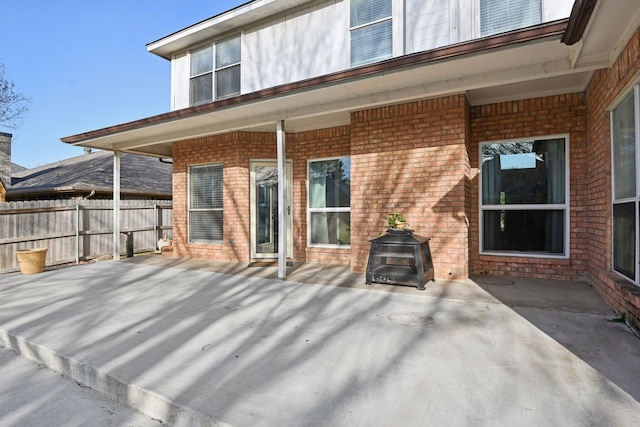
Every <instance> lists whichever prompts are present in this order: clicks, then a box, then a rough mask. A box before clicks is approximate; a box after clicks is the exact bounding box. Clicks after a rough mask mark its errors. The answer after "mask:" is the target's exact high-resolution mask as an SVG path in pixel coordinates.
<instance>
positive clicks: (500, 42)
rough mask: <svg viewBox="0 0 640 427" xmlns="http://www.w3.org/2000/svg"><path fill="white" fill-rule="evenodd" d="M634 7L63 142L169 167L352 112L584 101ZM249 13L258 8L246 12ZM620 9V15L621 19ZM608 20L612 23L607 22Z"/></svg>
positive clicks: (599, 8) (599, 9) (626, 1)
mask: <svg viewBox="0 0 640 427" xmlns="http://www.w3.org/2000/svg"><path fill="white" fill-rule="evenodd" d="M264 1H267V0H264ZM291 1H294V0H291ZM636 1H637V0H618V1H617V2H615V3H616V4H615V5H612V4H611V3H612V2H600V3H598V4H597V5H596V6H595V7H594V9H595V10H592V11H591V12H593V13H589V14H588V17H587V14H586V12H585V10H582V12H581V11H580V10H577V9H578V8H577V7H574V11H573V12H572V17H571V19H570V20H562V21H556V22H552V23H548V24H543V25H539V26H536V27H531V28H528V29H524V30H519V31H514V32H510V33H506V34H501V35H497V36H492V37H487V38H483V39H477V40H472V41H468V42H464V43H460V44H456V45H451V46H446V47H442V48H439V49H434V50H431V51H426V52H420V53H416V54H412V55H406V56H402V57H398V58H394V59H390V60H387V61H384V62H380V63H376V64H372V65H368V66H362V67H358V68H353V69H349V70H346V71H342V72H337V73H333V74H328V75H324V76H320V77H317V78H312V79H308V80H303V81H299V82H294V83H290V84H286V85H281V86H277V87H273V88H269V89H264V90H260V91H257V92H252V93H248V94H244V95H240V96H237V97H234V98H231V99H226V100H223V101H217V102H212V103H209V104H205V105H200V106H196V107H191V108H186V109H182V110H176V111H172V112H169V113H164V114H160V115H157V116H152V117H148V118H145V119H141V120H137V121H134V122H129V123H124V124H120V125H116V126H112V127H108V128H104V129H100V130H96V131H91V132H87V133H83V134H78V135H74V136H69V137H66V138H62V141H63V142H65V143H69V144H73V145H79V146H85V147H92V148H99V149H105V150H112V151H124V152H131V153H136V154H144V155H150V156H156V157H171V155H172V143H173V142H176V141H180V140H186V139H192V138H198V137H203V136H209V135H216V134H222V133H228V132H233V131H268V132H275V128H276V122H277V121H280V120H285V123H286V130H287V131H288V132H300V131H305V130H311V129H320V128H326V127H331V126H337V125H343V124H348V123H350V113H351V112H352V111H357V110H361V109H367V108H373V107H378V106H383V105H390V104H397V103H402V102H408V101H412V100H417V99H427V98H433V97H441V96H447V95H452V94H461V93H464V94H466V95H467V97H468V99H469V102H470V104H471V105H483V104H489V103H495V102H502V101H510V100H517V99H526V98H532V97H540V96H547V95H554V94H563V93H574V92H582V91H584V90H585V89H586V87H587V85H588V83H589V81H590V80H591V76H592V74H593V72H594V71H595V70H596V69H599V68H605V67H608V66H609V65H610V64H611V63H612V53H611V52H612V49H611V46H619V45H620V44H622V43H623V44H622V46H624V44H626V41H628V38H627V40H626V41H625V40H624V38H625V37H630V35H629V32H630V31H631V30H630V29H629V28H630V27H633V25H636V27H637V22H638V14H639V13H638V10H637V9H638V8H637V6H635V2H636ZM255 3H260V2H251V3H248V4H247V5H254V4H255ZM620 4H622V5H624V7H623V9H625V10H624V11H620V10H618V9H620V7H619V5H620ZM245 6H246V5H245ZM578 18H580V19H583V20H584V21H586V24H585V25H584V28H582V30H581V32H580V31H578V32H577V34H578V36H575V35H574V37H577V38H578V39H579V41H578V42H576V43H574V45H572V46H568V45H566V44H563V43H562V42H561V39H562V38H563V36H565V34H566V30H567V26H568V25H569V26H571V22H572V21H574V20H577V19H578ZM613 18H616V19H618V21H615V20H614V21H608V20H609V19H613ZM607 21H608V22H607ZM611 22H616V25H613V26H612V25H611ZM574 26H575V24H574ZM634 28H635V27H634ZM614 59H615V58H614Z"/></svg>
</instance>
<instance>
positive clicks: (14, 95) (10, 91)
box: [0, 62, 29, 129]
mask: <svg viewBox="0 0 640 427" xmlns="http://www.w3.org/2000/svg"><path fill="white" fill-rule="evenodd" d="M28 104H29V99H27V98H25V97H24V96H23V95H22V94H20V93H18V92H16V91H15V84H14V83H13V82H12V81H10V80H7V78H6V77H5V66H4V64H3V63H1V62H0V126H2V127H5V128H8V129H17V128H19V127H20V125H21V124H22V120H23V118H24V114H25V113H26V112H27V111H29V106H28Z"/></svg>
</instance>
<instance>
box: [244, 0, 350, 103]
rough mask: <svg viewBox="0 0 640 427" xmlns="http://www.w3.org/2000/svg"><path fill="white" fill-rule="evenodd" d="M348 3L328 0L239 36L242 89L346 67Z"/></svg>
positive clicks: (247, 89) (249, 90)
mask: <svg viewBox="0 0 640 427" xmlns="http://www.w3.org/2000/svg"><path fill="white" fill-rule="evenodd" d="M348 6H349V2H348V1H341V0H330V1H326V2H323V3H320V4H318V5H315V6H313V7H309V8H305V9H302V10H298V11H296V12H295V13H292V14H290V15H286V16H283V17H279V18H278V19H274V20H271V21H268V22H264V23H262V24H261V25H259V26H256V27H252V28H249V29H247V30H246V31H245V33H244V44H243V47H242V48H243V49H242V91H243V92H245V93H246V92H254V91H257V90H260V89H264V88H268V87H272V86H277V85H280V84H284V83H289V82H292V81H299V80H303V79H307V78H310V77H315V76H320V75H323V74H328V73H331V72H334V71H339V70H343V69H346V68H348V67H349V21H348V17H349V10H348Z"/></svg>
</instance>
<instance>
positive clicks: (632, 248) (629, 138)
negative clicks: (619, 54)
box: [611, 87, 640, 283]
mask: <svg viewBox="0 0 640 427" xmlns="http://www.w3.org/2000/svg"><path fill="white" fill-rule="evenodd" d="M639 98H640V89H639V88H638V87H636V88H635V89H634V91H632V92H631V93H630V94H629V95H627V96H626V97H625V98H624V99H623V100H622V102H620V103H619V104H618V105H617V106H616V107H615V108H614V109H613V111H612V112H611V146H612V156H611V162H612V175H613V176H612V179H611V181H612V185H613V192H612V200H613V209H612V210H613V269H614V270H615V271H617V272H618V273H620V274H622V275H624V276H625V277H627V278H629V279H630V280H632V281H633V282H634V283H638V261H639V260H638V251H637V249H638V202H639V201H640V194H639V193H638V181H639V178H638V163H639V161H638V153H639V147H640V135H638V133H639V132H638V128H639V126H640V123H639V122H640V108H639V107H638V106H639V102H640V100H639Z"/></svg>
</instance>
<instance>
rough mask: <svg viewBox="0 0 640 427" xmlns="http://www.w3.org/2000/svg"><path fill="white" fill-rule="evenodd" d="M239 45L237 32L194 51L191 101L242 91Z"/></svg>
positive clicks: (199, 102)
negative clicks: (232, 35) (235, 34)
mask: <svg viewBox="0 0 640 427" xmlns="http://www.w3.org/2000/svg"><path fill="white" fill-rule="evenodd" d="M240 46H241V43H240V35H237V36H234V37H231V38H228V39H225V40H221V41H219V42H217V43H215V44H213V45H208V46H204V47H201V48H198V49H195V50H192V51H191V77H190V80H189V99H190V105H192V106H194V105H200V104H205V103H207V102H211V101H213V100H214V99H215V100H219V99H225V98H229V97H231V96H235V95H239V94H240V79H241V75H240V62H241V50H240ZM214 86H215V87H214Z"/></svg>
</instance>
